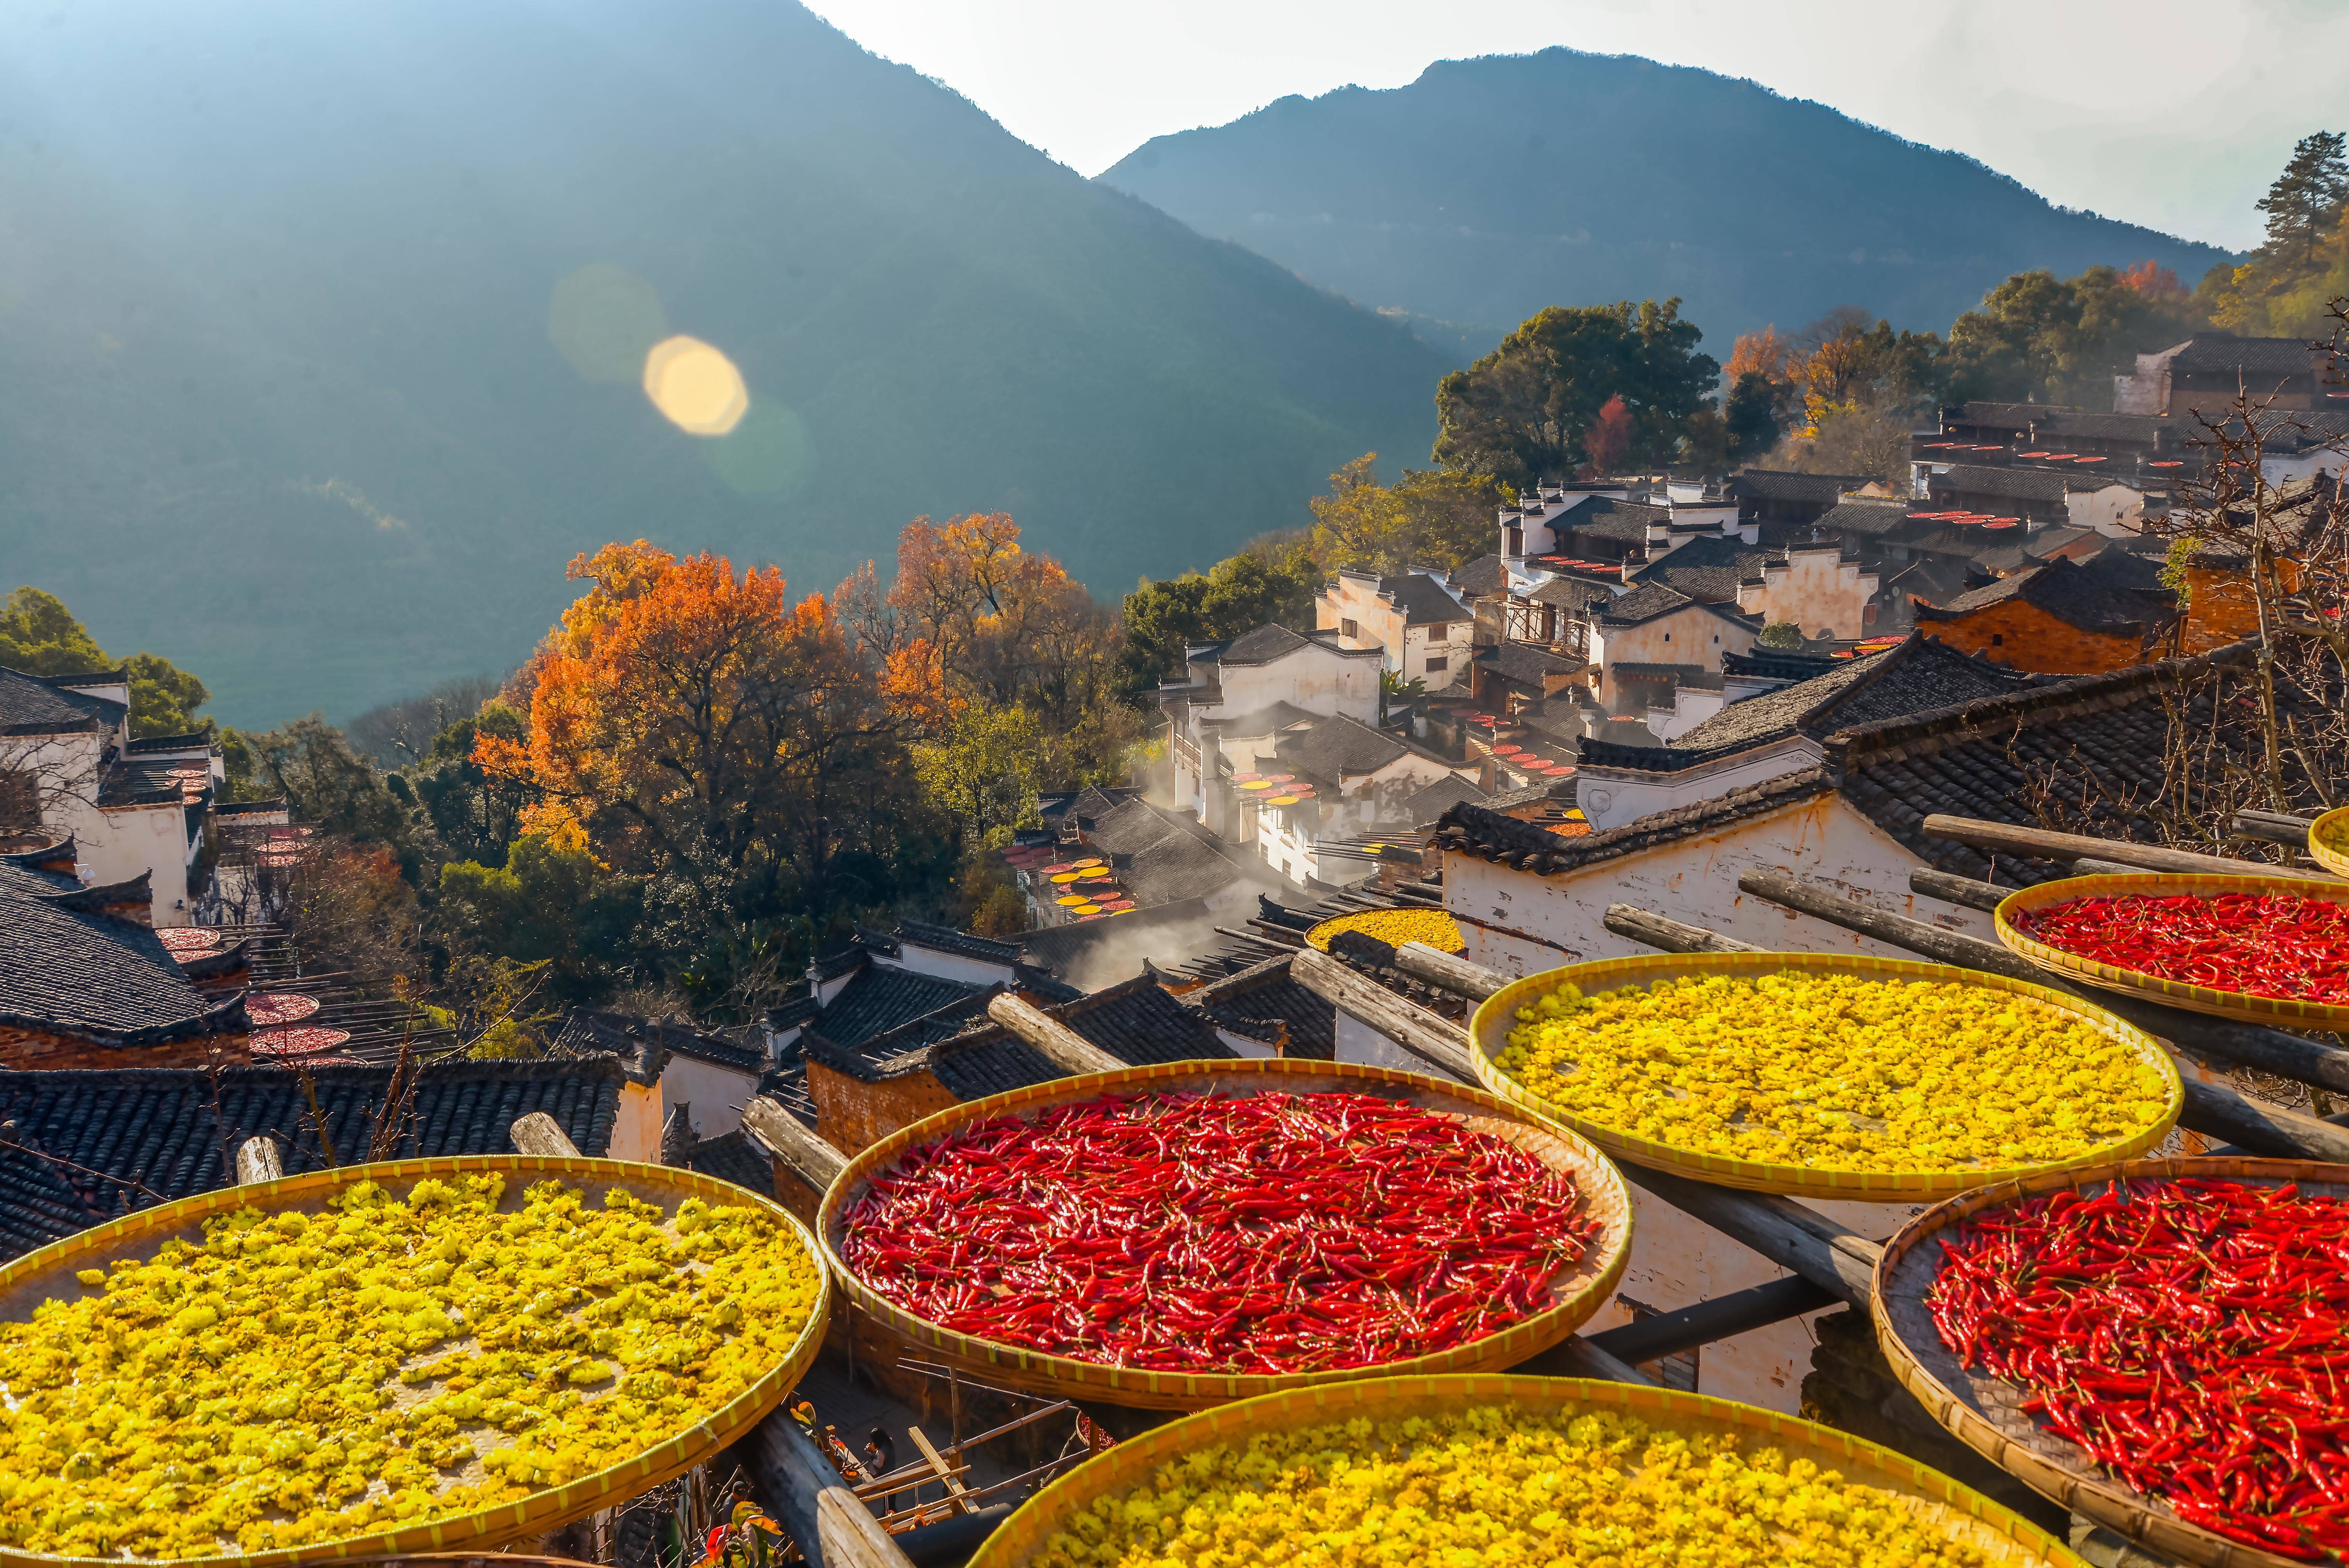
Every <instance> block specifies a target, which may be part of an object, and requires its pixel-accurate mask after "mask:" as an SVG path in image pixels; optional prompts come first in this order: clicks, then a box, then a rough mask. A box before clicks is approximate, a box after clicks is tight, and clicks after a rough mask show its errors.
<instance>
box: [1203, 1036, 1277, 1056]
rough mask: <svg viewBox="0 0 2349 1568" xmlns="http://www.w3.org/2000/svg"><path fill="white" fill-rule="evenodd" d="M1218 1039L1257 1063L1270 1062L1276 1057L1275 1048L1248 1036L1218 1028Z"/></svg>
mask: <svg viewBox="0 0 2349 1568" xmlns="http://www.w3.org/2000/svg"><path fill="white" fill-rule="evenodd" d="M1216 1038H1217V1039H1219V1040H1221V1041H1223V1042H1224V1044H1226V1045H1227V1046H1229V1047H1231V1048H1232V1049H1233V1050H1235V1051H1237V1052H1238V1053H1239V1054H1240V1055H1241V1056H1244V1057H1249V1058H1251V1059H1253V1060H1256V1061H1269V1060H1271V1059H1272V1057H1273V1055H1274V1052H1273V1048H1272V1047H1270V1046H1268V1045H1266V1044H1265V1043H1264V1042H1263V1041H1262V1040H1253V1039H1250V1038H1249V1037H1247V1036H1246V1035H1236V1034H1234V1033H1232V1031H1231V1030H1229V1029H1224V1028H1218V1029H1217V1030H1216Z"/></svg>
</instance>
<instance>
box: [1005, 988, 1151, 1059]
mask: <svg viewBox="0 0 2349 1568" xmlns="http://www.w3.org/2000/svg"><path fill="white" fill-rule="evenodd" d="M987 1016H988V1017H990V1018H992V1019H994V1020H995V1021H996V1022H997V1023H999V1024H1000V1025H1002V1026H1004V1027H1005V1028H1007V1029H1009V1030H1010V1031H1011V1032H1012V1033H1013V1034H1015V1035H1017V1036H1019V1037H1020V1038H1021V1039H1023V1040H1025V1041H1027V1042H1028V1043H1029V1044H1030V1045H1031V1046H1033V1047H1036V1048H1037V1049H1038V1050H1040V1051H1041V1052H1043V1053H1044V1055H1045V1056H1046V1057H1049V1058H1050V1060H1051V1063H1052V1065H1053V1066H1054V1067H1056V1068H1060V1069H1061V1071H1063V1072H1071V1073H1122V1072H1123V1071H1124V1070H1125V1069H1126V1068H1127V1067H1129V1066H1130V1065H1132V1064H1130V1063H1127V1062H1122V1061H1120V1060H1118V1059H1117V1058H1116V1057H1113V1056H1111V1055H1110V1054H1109V1053H1108V1052H1107V1051H1105V1050H1103V1049H1102V1048H1101V1047H1099V1046H1097V1045H1095V1044H1093V1043H1092V1041H1091V1040H1089V1039H1087V1038H1085V1037H1083V1036H1082V1035H1081V1034H1079V1033H1077V1032H1076V1031H1075V1030H1074V1029H1072V1028H1071V1027H1069V1026H1068V1025H1066V1024H1063V1023H1061V1021H1060V1020H1059V1019H1058V1018H1053V1017H1048V1016H1045V1014H1044V1013H1043V1012H1042V1011H1041V1010H1040V1009H1039V1008H1037V1007H1035V1006H1032V1005H1030V1004H1029V1003H1026V1002H1023V1001H1021V1000H1020V999H1019V997H1017V996H1014V995H1011V994H1010V993H1009V992H1005V993H1003V994H1001V995H998V996H997V997H996V998H995V1000H994V1001H992V1002H989V1003H988V1005H987Z"/></svg>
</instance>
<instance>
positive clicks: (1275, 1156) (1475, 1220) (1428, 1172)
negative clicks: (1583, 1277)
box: [841, 1093, 1599, 1373]
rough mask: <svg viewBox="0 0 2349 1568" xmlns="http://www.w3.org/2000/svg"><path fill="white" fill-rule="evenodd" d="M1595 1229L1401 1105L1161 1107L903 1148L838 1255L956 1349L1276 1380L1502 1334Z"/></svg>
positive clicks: (1528, 1310)
mask: <svg viewBox="0 0 2349 1568" xmlns="http://www.w3.org/2000/svg"><path fill="white" fill-rule="evenodd" d="M1170 1151H1179V1152H1180V1154H1181V1159H1180V1160H1179V1161H1177V1160H1174V1159H1172V1158H1169V1157H1168V1156H1169V1152H1170ZM844 1231H845V1235H844V1239H843V1243H842V1249H841V1250H842V1255H843V1257H844V1258H845V1259H846V1261H847V1263H848V1264H849V1266H850V1267H851V1268H852V1269H854V1271H855V1272H856V1274H857V1276H858V1277H859V1278H860V1279H862V1280H864V1283H865V1284H868V1285H870V1286H872V1287H873V1289H874V1290H875V1291H877V1292H879V1293H880V1294H881V1295H884V1296H885V1297H887V1298H888V1299H889V1300H891V1301H893V1302H895V1303H896V1304H897V1305H900V1306H903V1307H905V1309H906V1310H907V1311H909V1312H913V1313H916V1314H917V1315H920V1316H922V1317H924V1318H926V1319H928V1320H929V1321H931V1322H933V1323H936V1324H939V1325H940V1326H944V1327H947V1328H951V1329H954V1330H956V1331H957V1332H958V1333H964V1334H970V1335H974V1336H978V1337H981V1338H986V1339H991V1340H995V1341H998V1342H999V1343H1005V1344H1012V1345H1019V1346H1028V1347H1030V1348H1034V1349H1039V1350H1044V1351H1048V1352H1050V1353H1051V1354H1054V1355H1060V1356H1068V1357H1075V1358H1077V1359H1081V1360H1087V1361H1097V1362H1103V1363H1106V1364H1108V1365H1111V1366H1122V1367H1155V1368H1166V1369H1182V1370H1194V1371H1195V1370H1202V1369H1210V1368H1213V1369H1221V1370H1227V1371H1234V1372H1247V1373H1278V1372H1288V1371H1307V1370H1318V1369H1320V1368H1325V1367H1365V1366H1376V1365H1380V1364H1381V1363H1385V1362H1390V1361H1395V1360H1401V1359H1404V1358H1407V1357H1414V1356H1423V1355H1427V1354H1429V1353H1431V1352H1433V1351H1436V1350H1441V1349H1445V1348H1448V1347H1450V1346H1454V1345H1457V1344H1461V1343H1464V1342H1465V1341H1467V1340H1470V1339H1474V1338H1477V1337H1480V1336H1484V1335H1486V1334H1490V1333H1493V1332H1495V1331H1496V1330H1498V1329H1500V1328H1504V1327H1506V1326H1508V1325H1510V1324H1512V1323H1515V1322H1518V1321H1520V1320H1522V1319H1523V1318H1525V1317H1527V1316H1530V1315H1532V1314H1533V1313H1534V1312H1536V1311H1537V1310H1539V1309H1540V1307H1541V1306H1542V1305H1545V1304H1546V1302H1547V1295H1548V1285H1549V1284H1550V1282H1551V1281H1552V1280H1553V1279H1555V1278H1556V1277H1557V1274H1559V1273H1560V1272H1561V1271H1562V1270H1564V1269H1566V1268H1568V1267H1569V1266H1571V1265H1572V1264H1575V1263H1576V1262H1578V1261H1579V1260H1580V1259H1581V1257H1582V1256H1583V1254H1584V1253H1585V1252H1586V1251H1587V1250H1588V1246H1589V1244H1590V1242H1591V1241H1592V1239H1593V1238H1595V1237H1596V1236H1597V1234H1598V1233H1599V1225H1598V1224H1597V1222H1594V1221H1591V1220H1589V1219H1588V1218H1587V1217H1584V1216H1583V1215H1582V1214H1581V1212H1580V1201H1579V1198H1578V1194H1577V1192H1576V1191H1575V1186H1574V1181H1573V1180H1572V1178H1571V1177H1570V1176H1568V1175H1566V1174H1563V1173H1561V1172H1557V1171H1552V1170H1550V1169H1549V1168H1548V1167H1547V1166H1546V1165H1544V1164H1542V1163H1541V1161H1538V1160H1536V1159H1535V1158H1534V1157H1533V1156H1531V1155H1529V1154H1527V1153H1526V1152H1525V1151H1524V1150H1520V1149H1518V1148H1516V1146H1514V1145H1513V1144H1510V1143H1509V1142H1507V1141H1506V1140H1503V1139H1500V1138H1497V1137H1495V1136H1494V1135H1492V1134H1490V1133H1485V1132H1479V1131H1475V1130H1472V1129H1470V1128H1468V1127H1467V1126H1465V1125H1464V1124H1463V1123H1462V1122H1460V1121H1458V1120H1456V1119H1454V1118H1451V1117H1446V1116H1441V1115H1437V1114H1435V1113H1434V1112H1432V1111H1428V1110H1424V1109H1421V1108H1419V1107H1417V1106H1414V1105H1411V1104H1409V1103H1408V1102H1403V1101H1397V1100H1390V1099H1381V1098H1380V1097H1378V1096H1376V1095H1368V1094H1342V1093H1325V1094H1306V1095H1291V1094H1278V1093H1276V1094H1261V1095H1248V1096H1239V1097H1230V1096H1226V1097H1210V1096H1204V1095H1192V1094H1168V1095H1145V1096H1142V1097H1140V1098H1138V1099H1099V1100H1088V1101H1084V1102H1081V1103H1080V1104H1076V1105H1068V1106H1060V1107H1055V1108H1053V1109H1050V1110H1048V1111H1046V1112H1044V1113H1043V1114H1041V1115H1040V1116H1039V1117H1037V1118H1036V1119H1034V1120H1033V1121H1023V1120H1020V1119H1017V1118H1010V1117H1005V1118H999V1119H995V1120H991V1121H986V1122H981V1123H978V1124H976V1125H973V1126H970V1127H967V1128H964V1129H962V1130H959V1131H957V1132H956V1133H954V1134H952V1135H950V1136H948V1137H947V1138H945V1139H942V1140H939V1141H937V1142H936V1143H933V1144H928V1145H925V1146H924V1147H922V1148H920V1149H916V1150H910V1151H909V1152H908V1153H907V1154H906V1155H905V1157H904V1158H902V1159H901V1160H900V1161H898V1163H897V1166H896V1168H895V1170H893V1171H890V1172H888V1173H887V1174H885V1175H883V1176H882V1177H880V1178H879V1179H877V1180H876V1181H874V1183H873V1184H872V1186H871V1187H870V1188H869V1189H868V1190H867V1191H866V1192H865V1193H864V1196H863V1197H862V1198H860V1199H859V1200H858V1201H857V1202H856V1203H855V1204H854V1205H853V1206H852V1207H851V1208H850V1210H849V1212H848V1213H847V1214H846V1215H845V1216H844Z"/></svg>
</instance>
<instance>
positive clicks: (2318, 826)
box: [2308, 806, 2349, 877]
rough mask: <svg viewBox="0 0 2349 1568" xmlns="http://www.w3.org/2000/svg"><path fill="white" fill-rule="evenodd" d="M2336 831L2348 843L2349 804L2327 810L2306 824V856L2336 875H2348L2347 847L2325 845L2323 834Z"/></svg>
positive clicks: (2348, 855)
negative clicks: (2337, 848)
mask: <svg viewBox="0 0 2349 1568" xmlns="http://www.w3.org/2000/svg"><path fill="white" fill-rule="evenodd" d="M2328 833H2338V834H2339V835H2341V838H2342V841H2343V842H2344V843H2349V806H2343V807H2340V808H2338V809H2336V810H2331V811H2327V812H2325V813H2324V815H2323V816H2322V817H2319V818H2317V819H2316V820H2314V821H2313V822H2311V823H2310V824H2309V825H2308V858H2309V859H2311V860H2313V861H2315V862H2316V863H2317V864H2318V865H2320V866H2323V868H2324V869H2325V870H2326V871H2328V872H2332V873H2333V875H2334V876H2337V877H2349V849H2340V850H2335V849H2330V848H2328V847H2326V845H2325V842H2324V836H2325V835H2326V834H2328Z"/></svg>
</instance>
